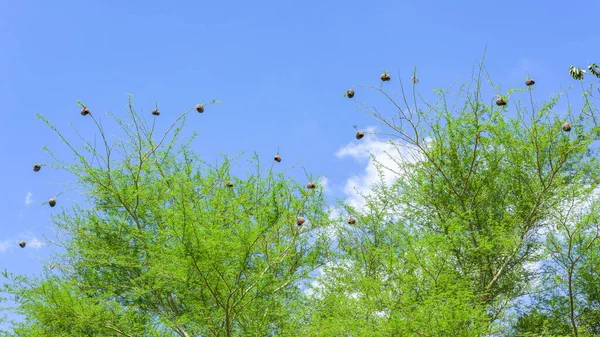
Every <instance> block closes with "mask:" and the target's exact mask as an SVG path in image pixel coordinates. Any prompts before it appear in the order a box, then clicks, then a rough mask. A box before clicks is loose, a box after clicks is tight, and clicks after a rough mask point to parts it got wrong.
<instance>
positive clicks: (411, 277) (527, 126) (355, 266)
mask: <svg viewBox="0 0 600 337" xmlns="http://www.w3.org/2000/svg"><path fill="white" fill-rule="evenodd" d="M398 78H400V76H398ZM413 78H416V72H415V74H414V76H413ZM472 78H473V79H472V81H471V82H470V83H467V84H465V85H463V86H461V87H460V89H459V90H458V92H457V93H456V96H455V97H454V99H452V94H451V93H450V89H447V90H441V89H440V90H437V91H436V92H437V95H438V97H437V99H436V100H435V101H433V102H431V101H427V100H425V99H424V98H423V97H422V96H421V95H420V94H419V93H418V91H417V86H418V84H417V83H418V81H412V82H413V83H412V92H411V93H408V92H407V88H405V87H404V86H403V84H402V82H401V81H400V90H401V92H400V93H399V94H396V93H395V92H388V91H387V90H385V87H386V86H387V85H388V84H384V83H382V85H381V86H378V87H374V86H357V87H356V88H355V90H356V93H355V94H356V97H357V98H358V97H360V92H361V91H360V89H370V90H374V91H376V92H377V93H379V94H381V96H382V97H383V99H384V103H382V104H381V105H382V107H378V108H372V104H366V103H362V102H357V104H358V106H359V107H360V108H361V110H362V111H363V112H366V113H367V114H369V115H371V116H373V117H374V118H375V119H376V120H378V121H379V122H381V125H382V127H383V128H384V129H385V130H384V131H382V132H381V133H379V134H380V135H383V136H386V137H387V138H388V140H387V142H388V143H389V144H391V145H392V146H393V148H394V151H390V153H389V155H390V158H391V159H392V160H393V162H394V163H393V165H391V166H390V164H384V163H382V162H379V168H380V170H381V171H388V172H392V173H394V174H396V177H397V179H396V180H395V183H394V184H393V185H392V186H391V187H385V186H384V185H380V186H379V187H376V188H375V189H374V190H373V191H372V192H373V196H371V197H369V198H367V206H366V207H365V208H364V209H362V210H357V209H352V208H351V207H350V206H348V205H347V206H346V211H347V212H348V213H349V214H352V215H354V216H355V217H356V218H357V219H359V221H358V222H357V224H355V225H350V224H349V225H348V226H343V227H342V228H341V229H340V230H339V234H338V237H339V238H340V244H339V248H340V251H341V254H342V259H341V260H340V262H339V263H337V264H336V265H334V266H333V267H330V268H329V269H330V270H331V271H330V272H329V276H328V277H330V278H332V281H331V282H324V284H323V285H321V286H320V287H317V288H316V290H315V291H316V292H317V294H318V295H317V296H315V297H314V298H315V303H316V304H315V305H316V308H317V309H315V311H314V316H313V324H314V325H315V327H316V329H317V330H318V329H319V328H320V327H321V326H327V325H328V324H330V323H331V324H333V322H336V321H341V322H343V323H342V324H340V325H338V326H337V330H336V331H335V333H334V334H331V335H336V334H337V335H347V336H368V335H373V336H375V335H377V336H381V335H389V336H392V335H403V336H440V335H453V336H481V335H484V334H486V335H487V334H495V333H499V332H500V330H499V329H500V327H499V323H500V322H501V320H502V319H503V318H504V314H505V313H506V311H507V310H506V309H507V308H509V307H511V306H512V305H513V304H514V303H515V302H514V301H515V300H516V299H518V298H520V297H522V296H523V295H525V294H527V293H528V292H529V291H530V290H531V287H532V284H533V283H532V281H533V280H534V279H535V278H536V273H535V271H534V270H532V269H531V268H530V265H531V264H533V263H536V262H538V261H539V259H540V258H541V253H542V247H543V240H542V239H541V237H540V235H539V233H540V231H541V230H544V229H546V230H548V229H551V225H550V220H551V219H552V217H553V216H555V215H556V210H557V207H558V205H560V204H561V202H562V201H563V199H564V196H566V195H572V194H575V195H587V194H589V193H591V191H592V190H593V189H594V188H595V187H597V185H598V181H597V179H596V178H595V174H596V172H597V168H598V166H597V157H596V152H595V150H594V149H593V147H592V146H591V144H592V142H593V141H595V140H597V139H598V137H597V131H598V126H596V125H595V124H594V123H591V121H592V120H593V119H595V114H594V113H593V112H594V111H582V112H581V113H579V114H573V113H572V111H568V113H567V114H566V115H565V114H562V115H561V114H558V113H556V112H555V111H554V108H555V106H556V105H557V103H558V102H559V100H560V99H561V97H563V96H564V93H560V94H558V95H556V96H554V97H552V98H551V99H550V101H548V102H546V103H544V104H542V105H538V104H536V102H535V101H534V99H533V93H534V89H533V87H532V86H528V88H518V89H512V90H509V91H508V92H507V93H502V92H500V91H499V88H498V87H497V86H495V85H494V84H493V82H492V81H491V79H490V77H489V75H488V73H487V71H486V69H485V67H484V65H483V62H482V63H480V64H479V65H478V67H477V69H476V71H475V72H474V73H473V77H472ZM484 80H487V81H488V82H489V83H490V84H491V86H490V87H488V88H484ZM391 83H393V80H392V82H391ZM524 84H525V83H524ZM494 93H495V94H496V95H495V96H496V97H494V98H491V97H490V95H491V94H494ZM519 93H524V94H525V97H526V98H527V101H522V100H518V98H517V97H518V94H519ZM353 97H354V96H353ZM488 99H489V100H490V101H491V102H490V103H487V102H489V101H488ZM384 104H385V105H384ZM383 110H388V111H389V110H392V111H394V114H393V115H391V116H385V115H383V114H381V113H380V112H379V111H383ZM566 121H568V123H567V124H565V122H566ZM392 152H393V153H392ZM336 308H338V309H337V310H336ZM377 313H383V314H380V315H377ZM330 329H332V328H330ZM378 330H380V331H384V333H382V334H379V333H377V331H378ZM322 335H327V334H326V333H323V334H322Z"/></svg>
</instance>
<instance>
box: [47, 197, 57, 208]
mask: <svg viewBox="0 0 600 337" xmlns="http://www.w3.org/2000/svg"><path fill="white" fill-rule="evenodd" d="M48 205H50V207H54V206H56V198H50V199H48Z"/></svg>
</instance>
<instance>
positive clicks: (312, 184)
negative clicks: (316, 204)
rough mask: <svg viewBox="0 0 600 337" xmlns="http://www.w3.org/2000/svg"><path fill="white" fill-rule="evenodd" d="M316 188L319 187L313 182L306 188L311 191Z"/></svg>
mask: <svg viewBox="0 0 600 337" xmlns="http://www.w3.org/2000/svg"><path fill="white" fill-rule="evenodd" d="M315 187H317V185H315V184H314V183H313V182H310V183H308V184H306V188H308V189H309V190H312V189H315Z"/></svg>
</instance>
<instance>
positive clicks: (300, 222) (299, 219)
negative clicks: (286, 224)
mask: <svg viewBox="0 0 600 337" xmlns="http://www.w3.org/2000/svg"><path fill="white" fill-rule="evenodd" d="M305 221H306V220H305V219H304V218H303V217H301V216H299V217H298V218H297V219H296V224H297V225H298V226H302V225H303V224H304V222H305Z"/></svg>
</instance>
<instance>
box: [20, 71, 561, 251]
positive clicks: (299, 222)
mask: <svg viewBox="0 0 600 337" xmlns="http://www.w3.org/2000/svg"><path fill="white" fill-rule="evenodd" d="M380 79H381V81H383V82H388V81H390V80H391V79H392V77H391V76H390V74H388V73H387V72H384V73H383V74H381V76H380ZM411 81H412V83H413V84H417V83H419V79H418V78H416V77H412V78H411ZM534 84H535V81H534V80H533V79H531V78H529V79H527V80H526V81H525V85H527V86H528V87H530V86H532V85H534ZM354 94H355V92H354V89H352V88H350V89H348V90H347V91H346V97H348V98H353V97H354ZM506 104H507V102H506V99H504V97H502V96H498V97H497V99H496V105H498V106H505V105H506ZM196 111H198V112H199V113H203V112H204V105H202V104H198V105H196ZM89 114H90V109H89V108H87V107H85V106H84V107H83V108H82V109H81V115H82V116H87V115H89ZM152 115H154V116H159V115H160V111H159V110H158V109H154V110H152ZM562 130H563V131H564V132H570V131H571V124H569V123H567V122H565V123H564V124H563V125H562ZM364 136H365V132H364V131H362V130H358V131H357V132H356V139H359V140H360V139H362V138H363V137H364ZM273 160H275V161H276V162H278V163H280V162H281V156H280V155H279V154H277V155H275V157H273ZM42 166H43V165H42V164H35V165H33V171H35V172H39V171H40V169H41V168H42ZM225 186H227V187H233V182H232V181H231V180H229V181H227V182H226V183H225ZM306 188H308V189H310V190H312V189H315V188H316V185H315V184H314V183H312V182H309V183H308V184H306ZM48 205H50V207H54V206H56V197H52V198H50V199H49V200H48ZM304 222H306V219H305V218H304V217H302V216H299V217H298V218H297V219H296V224H297V225H298V226H302V225H303V224H304ZM347 222H348V224H350V225H354V224H355V223H356V219H355V218H353V217H352V216H350V217H349V218H348V220H347ZM25 245H26V243H25V241H20V242H19V246H20V247H21V248H25Z"/></svg>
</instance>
